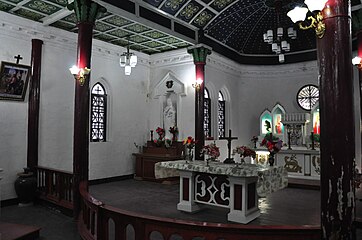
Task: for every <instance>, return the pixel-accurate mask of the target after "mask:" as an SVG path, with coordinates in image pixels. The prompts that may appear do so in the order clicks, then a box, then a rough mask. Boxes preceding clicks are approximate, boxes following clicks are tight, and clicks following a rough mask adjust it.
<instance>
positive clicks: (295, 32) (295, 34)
mask: <svg viewBox="0 0 362 240" xmlns="http://www.w3.org/2000/svg"><path fill="white" fill-rule="evenodd" d="M296 38H297V30H294V31H293V37H292V39H296Z"/></svg>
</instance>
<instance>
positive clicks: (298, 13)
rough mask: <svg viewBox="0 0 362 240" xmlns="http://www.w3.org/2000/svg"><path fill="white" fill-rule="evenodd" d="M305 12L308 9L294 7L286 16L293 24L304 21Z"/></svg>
mask: <svg viewBox="0 0 362 240" xmlns="http://www.w3.org/2000/svg"><path fill="white" fill-rule="evenodd" d="M307 12H308V9H307V8H305V7H295V8H294V9H293V10H290V11H289V12H288V13H287V15H288V17H290V19H291V20H292V21H293V22H294V23H296V22H301V21H304V19H305V16H306V15H307Z"/></svg>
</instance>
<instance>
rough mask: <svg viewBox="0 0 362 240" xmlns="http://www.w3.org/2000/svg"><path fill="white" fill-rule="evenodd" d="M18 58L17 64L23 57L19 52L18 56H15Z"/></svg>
mask: <svg viewBox="0 0 362 240" xmlns="http://www.w3.org/2000/svg"><path fill="white" fill-rule="evenodd" d="M14 58H15V59H16V64H19V62H20V60H21V59H23V58H22V57H21V56H20V54H18V56H15V57H14Z"/></svg>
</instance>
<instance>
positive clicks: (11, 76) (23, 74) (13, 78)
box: [0, 62, 30, 101]
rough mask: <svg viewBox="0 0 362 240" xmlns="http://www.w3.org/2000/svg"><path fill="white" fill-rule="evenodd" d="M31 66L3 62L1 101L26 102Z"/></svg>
mask: <svg viewBox="0 0 362 240" xmlns="http://www.w3.org/2000/svg"><path fill="white" fill-rule="evenodd" d="M29 77H30V66H25V65H20V64H15V63H9V62H1V70H0V99H2V100H15V101H24V98H25V93H26V87H27V85H28V81H29Z"/></svg>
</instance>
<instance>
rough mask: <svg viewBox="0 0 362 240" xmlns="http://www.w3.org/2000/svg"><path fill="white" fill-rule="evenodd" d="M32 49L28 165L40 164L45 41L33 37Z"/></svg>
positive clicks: (30, 166) (32, 166) (31, 166)
mask: <svg viewBox="0 0 362 240" xmlns="http://www.w3.org/2000/svg"><path fill="white" fill-rule="evenodd" d="M31 44H32V50H31V81H30V86H29V105H28V150H27V166H28V167H29V168H32V169H33V168H34V167H36V166H38V145H39V140H38V139H39V104H40V76H41V57H42V47H43V46H42V45H43V41H42V40H39V39H32V40H31Z"/></svg>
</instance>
